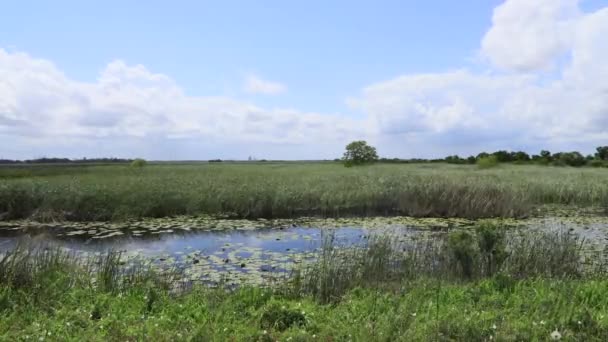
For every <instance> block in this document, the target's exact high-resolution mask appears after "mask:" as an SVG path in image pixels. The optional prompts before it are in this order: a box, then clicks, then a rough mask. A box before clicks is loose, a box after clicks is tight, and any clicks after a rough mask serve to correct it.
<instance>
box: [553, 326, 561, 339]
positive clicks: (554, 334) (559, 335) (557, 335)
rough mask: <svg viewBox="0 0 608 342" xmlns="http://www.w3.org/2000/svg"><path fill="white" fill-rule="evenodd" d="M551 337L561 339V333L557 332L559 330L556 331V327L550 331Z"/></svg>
mask: <svg viewBox="0 0 608 342" xmlns="http://www.w3.org/2000/svg"><path fill="white" fill-rule="evenodd" d="M551 339H552V340H555V341H557V340H561V339H562V334H560V333H559V331H557V329H555V330H554V331H553V332H552V333H551Z"/></svg>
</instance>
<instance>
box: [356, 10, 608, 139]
mask: <svg viewBox="0 0 608 342" xmlns="http://www.w3.org/2000/svg"><path fill="white" fill-rule="evenodd" d="M606 37H608V8H605V9H602V10H598V11H596V12H593V13H581V12H580V10H579V8H578V7H577V1H568V0H564V1H561V0H560V1H558V0H535V1H530V0H508V1H506V2H505V3H503V4H502V5H501V6H499V7H498V8H497V9H496V11H495V13H494V23H493V26H492V27H491V28H490V29H489V30H488V33H487V34H486V35H485V37H484V38H483V40H482V42H481V45H482V51H483V52H484V53H485V54H486V55H487V56H488V58H490V59H491V61H492V62H493V63H494V64H495V65H496V66H497V68H498V69H497V70H491V71H489V72H487V73H474V72H472V71H469V70H466V69H463V70H457V71H452V72H444V73H434V74H423V75H404V76H400V77H397V78H394V79H392V80H387V81H384V82H378V83H376V84H373V85H370V86H368V87H366V88H365V89H363V91H362V93H361V95H360V96H359V97H356V98H351V99H349V100H348V103H349V104H350V105H351V106H352V107H353V108H356V109H359V110H362V111H363V112H365V113H366V114H367V115H368V116H369V118H370V120H371V121H372V122H373V123H374V127H375V129H376V132H377V134H378V135H380V136H383V137H384V138H385V140H386V139H388V137H390V136H394V137H395V139H397V141H407V139H413V140H416V141H419V142H420V141H422V142H423V143H424V142H426V143H427V144H429V143H430V144H432V143H437V142H445V141H446V140H450V141H451V144H456V145H459V143H466V144H469V146H471V148H470V149H469V151H475V150H477V151H478V150H480V149H484V148H485V147H484V146H488V145H493V144H494V143H496V142H497V141H501V144H502V145H500V148H518V147H521V146H524V147H532V148H535V147H536V148H539V147H542V146H548V145H551V146H567V145H568V143H571V144H578V143H581V142H583V144H584V143H586V144H587V148H589V147H590V146H589V145H592V144H594V143H598V142H599V143H602V142H603V143H605V140H606V139H608V96H607V95H608V64H606V63H605V61H606V60H607V58H608V44H606V42H608V40H606ZM560 54H569V55H570V58H569V59H568V61H567V63H565V64H564V66H562V68H561V69H559V70H557V71H556V72H555V73H554V74H552V75H551V76H550V77H547V76H546V75H544V73H543V70H546V68H548V67H549V66H551V65H552V64H553V63H554V62H555V59H556V58H559V55H560ZM504 69H508V70H507V71H505V70H504ZM533 70H539V71H538V72H536V73H533V72H531V71H533ZM463 132H466V134H463ZM448 138H449V139H448ZM395 139H393V142H394V141H395ZM406 144H407V143H406ZM573 146H574V145H573ZM577 146H578V145H577ZM449 148H450V146H445V148H444V150H446V149H449ZM459 148H462V146H459ZM566 148H568V147H566Z"/></svg>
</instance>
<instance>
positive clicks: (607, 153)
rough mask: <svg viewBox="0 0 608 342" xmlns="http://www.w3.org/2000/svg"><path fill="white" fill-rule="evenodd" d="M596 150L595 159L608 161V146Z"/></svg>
mask: <svg viewBox="0 0 608 342" xmlns="http://www.w3.org/2000/svg"><path fill="white" fill-rule="evenodd" d="M596 150H597V153H596V154H595V157H596V158H597V159H601V160H608V146H599V147H598V148H596Z"/></svg>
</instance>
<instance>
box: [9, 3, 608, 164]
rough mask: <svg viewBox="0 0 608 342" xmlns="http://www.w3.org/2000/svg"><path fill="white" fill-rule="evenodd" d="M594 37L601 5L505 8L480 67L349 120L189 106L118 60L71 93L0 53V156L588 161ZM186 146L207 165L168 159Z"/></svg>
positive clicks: (598, 51)
mask: <svg viewBox="0 0 608 342" xmlns="http://www.w3.org/2000/svg"><path fill="white" fill-rule="evenodd" d="M606 37H608V7H606V8H603V9H600V10H597V11H594V12H590V13H584V12H582V11H581V10H580V8H579V7H578V2H577V1H575V0H507V1H505V2H504V3H503V4H501V5H500V6H499V7H497V8H496V10H495V12H494V16H493V22H492V26H491V27H490V28H489V29H488V31H487V33H486V34H485V35H484V36H483V37H481V41H480V51H481V53H482V55H483V56H484V57H485V58H486V59H487V61H489V62H490V69H489V70H487V71H485V72H483V73H480V72H475V71H472V70H469V69H466V68H462V69H458V70H453V71H448V72H438V73H427V74H410V75H401V76H397V77H394V78H393V79H389V80H385V81H381V82H376V83H374V84H371V85H368V86H366V87H364V88H363V89H362V91H361V93H360V94H358V95H356V96H352V97H351V98H349V99H348V100H347V103H348V104H349V106H350V108H352V109H353V110H357V111H360V112H362V113H363V114H364V115H363V116H362V118H361V119H353V118H352V117H350V116H347V115H339V114H331V115H330V114H324V113H314V112H304V111H299V110H297V109H292V108H264V107H261V106H258V105H256V104H254V103H251V102H248V101H242V100H238V99H235V98H230V97H221V96H217V97H210V96H189V95H186V94H185V93H184V91H182V89H181V88H180V86H179V85H178V84H176V83H175V81H173V80H172V79H171V78H170V77H168V76H167V75H163V74H158V73H154V72H152V71H150V70H148V69H147V68H146V67H144V66H142V65H128V64H126V63H125V62H123V61H120V60H117V61H114V62H112V63H110V64H108V65H107V66H106V67H105V68H104V69H103V70H102V71H101V72H100V74H99V77H98V78H97V80H96V81H94V82H78V81H75V80H73V79H70V78H69V77H67V76H66V75H65V74H64V73H63V72H62V71H61V70H59V69H58V68H57V67H56V66H55V65H53V64H52V63H51V62H50V61H47V60H44V59H40V58H35V57H32V56H30V55H28V54H25V53H20V52H17V53H9V52H7V51H5V50H2V49H0V146H3V147H4V149H3V150H2V151H4V152H2V151H0V153H9V154H10V155H12V156H13V157H23V155H25V156H28V157H32V154H33V153H39V151H46V154H57V152H55V151H57V150H58V149H57V147H58V146H62V148H63V150H65V151H68V150H69V151H82V154H88V155H91V151H102V152H103V153H104V154H105V155H107V151H112V150H116V149H122V150H131V149H136V150H137V151H139V150H142V151H149V153H150V155H151V156H152V157H153V158H169V159H172V158H206V157H207V156H209V157H211V155H209V153H210V152H209V151H211V152H213V151H220V150H221V149H222V148H226V149H229V151H233V152H225V153H223V152H213V153H214V154H213V157H224V156H226V155H229V156H239V157H243V153H247V154H244V155H245V156H246V155H248V154H251V151H250V150H249V149H253V146H257V148H263V149H264V150H265V151H266V153H267V154H266V155H265V156H266V157H268V158H314V157H317V156H318V157H332V156H336V155H339V154H340V150H341V149H342V148H343V145H344V144H345V143H346V142H347V141H349V140H352V139H368V140H370V141H371V142H372V143H374V144H377V145H378V148H379V151H380V153H381V154H384V155H389V156H402V157H408V156H429V154H433V155H445V154H448V153H461V154H464V153H473V152H478V151H480V150H489V149H493V148H507V149H508V148H524V149H528V150H529V151H530V152H532V151H536V150H539V149H540V148H545V147H549V148H551V147H552V146H554V147H555V148H560V149H578V148H583V149H588V150H589V151H590V150H591V147H593V146H594V145H595V144H599V143H602V144H605V143H606V141H608V63H606V61H607V60H608V44H606V42H607V40H606ZM558 62H559V63H558ZM547 70H551V72H550V73H547V72H546V71H547ZM245 90H247V91H248V92H251V93H262V94H276V93H280V92H281V91H285V90H286V87H285V86H283V85H281V84H279V83H276V82H269V81H265V80H262V79H260V78H259V77H256V76H250V77H249V78H248V79H247V80H246V84H245ZM101 146H103V147H101ZM138 146H139V147H138ZM186 146H190V147H192V148H194V149H195V150H196V149H203V150H205V151H207V154H205V155H204V156H203V155H200V154H197V153H196V152H189V153H181V154H180V153H179V151H183V150H185V149H186ZM210 146H211V147H210ZM226 146H230V147H226ZM212 147H213V148H212ZM137 148H139V149H137ZM146 149H147V150H146ZM245 150H246V152H240V151H245ZM189 151H191V150H189ZM226 151H228V150H226ZM234 151H236V152H234ZM289 151H296V152H289ZM231 153H232V154H231ZM123 155H124V154H123ZM127 155H128V153H127ZM3 156H4V157H6V155H0V157H3Z"/></svg>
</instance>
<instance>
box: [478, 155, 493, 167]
mask: <svg viewBox="0 0 608 342" xmlns="http://www.w3.org/2000/svg"><path fill="white" fill-rule="evenodd" d="M495 166H498V158H497V157H496V156H488V157H481V158H479V160H477V167H479V168H480V169H489V168H492V167H495Z"/></svg>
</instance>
